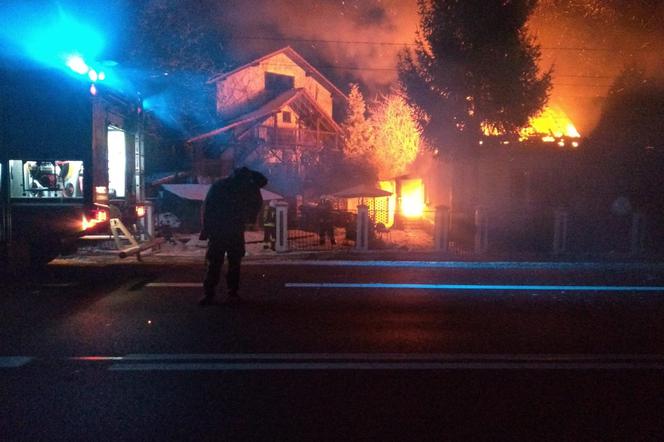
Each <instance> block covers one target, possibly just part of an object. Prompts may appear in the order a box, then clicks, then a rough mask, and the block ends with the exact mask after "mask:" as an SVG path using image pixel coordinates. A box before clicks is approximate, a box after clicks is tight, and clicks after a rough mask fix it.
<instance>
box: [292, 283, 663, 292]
mask: <svg viewBox="0 0 664 442" xmlns="http://www.w3.org/2000/svg"><path fill="white" fill-rule="evenodd" d="M285 287H287V288H336V289H420V290H509V291H516V290H528V291H593V292H662V293H664V286H615V285H528V284H526V285H517V284H417V283H412V284H408V283H406V284H403V283H400V284H398V283H383V282H374V283H355V282H287V283H286V284H285Z"/></svg>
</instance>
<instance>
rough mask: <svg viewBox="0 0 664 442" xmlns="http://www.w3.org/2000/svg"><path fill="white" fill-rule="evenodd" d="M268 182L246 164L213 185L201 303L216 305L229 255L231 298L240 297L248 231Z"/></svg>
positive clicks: (205, 208)
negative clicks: (241, 267)
mask: <svg viewBox="0 0 664 442" xmlns="http://www.w3.org/2000/svg"><path fill="white" fill-rule="evenodd" d="M266 184H267V178H265V176H263V175H262V174H261V173H259V172H256V171H253V170H250V169H247V168H246V167H243V168H241V169H236V170H234V171H233V173H232V174H231V175H230V176H229V177H228V178H224V179H221V180H218V181H216V182H215V183H214V184H212V186H211V187H210V190H209V191H208V193H207V196H206V197H205V202H204V204H203V228H202V230H201V235H200V239H201V240H205V239H207V240H208V250H207V254H206V255H205V261H206V266H207V271H206V274H205V280H204V281H203V289H204V297H203V298H202V299H201V300H200V301H199V304H201V305H208V304H212V303H213V301H214V296H215V292H216V287H217V285H218V284H219V280H220V277H221V268H222V266H223V263H224V256H225V255H227V256H228V269H227V272H226V287H227V289H228V296H229V298H230V299H238V289H239V286H240V264H241V261H242V257H243V256H244V254H245V248H244V230H245V226H246V224H249V223H254V222H255V221H256V217H257V216H258V213H259V212H260V209H261V205H262V203H263V198H262V197H261V193H260V189H261V187H263V186H265V185H266Z"/></svg>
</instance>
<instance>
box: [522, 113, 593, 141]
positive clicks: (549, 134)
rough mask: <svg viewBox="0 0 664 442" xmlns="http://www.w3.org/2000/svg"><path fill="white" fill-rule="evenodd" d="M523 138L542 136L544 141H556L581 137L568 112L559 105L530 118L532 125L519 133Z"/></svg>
mask: <svg viewBox="0 0 664 442" xmlns="http://www.w3.org/2000/svg"><path fill="white" fill-rule="evenodd" d="M519 136H520V138H521V139H522V140H525V139H530V138H533V137H537V136H539V137H542V141H545V142H554V141H556V140H559V139H561V138H580V137H581V134H579V131H578V130H576V127H575V126H574V123H572V120H570V118H569V117H568V116H567V114H566V113H565V112H564V111H563V110H562V109H560V108H558V107H553V106H550V107H547V108H546V109H544V111H543V112H542V113H541V114H540V115H539V116H537V117H535V118H532V119H531V120H530V126H528V127H526V128H524V129H522V130H521V132H520V133H519Z"/></svg>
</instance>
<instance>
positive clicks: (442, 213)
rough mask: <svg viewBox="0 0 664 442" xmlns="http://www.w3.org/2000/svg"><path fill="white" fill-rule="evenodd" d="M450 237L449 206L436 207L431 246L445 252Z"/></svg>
mask: <svg viewBox="0 0 664 442" xmlns="http://www.w3.org/2000/svg"><path fill="white" fill-rule="evenodd" d="M449 238H450V208H449V207H447V206H437V207H436V219H435V224H434V235H433V248H434V250H436V251H438V252H447V251H448V246H449Z"/></svg>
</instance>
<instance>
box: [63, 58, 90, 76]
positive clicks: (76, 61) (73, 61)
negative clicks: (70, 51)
mask: <svg viewBox="0 0 664 442" xmlns="http://www.w3.org/2000/svg"><path fill="white" fill-rule="evenodd" d="M65 64H66V65H67V67H68V68H69V69H71V70H72V71H74V72H76V73H77V74H80V75H85V74H86V73H88V71H89V70H90V67H89V66H88V65H87V63H86V62H85V60H83V57H81V56H80V55H70V56H69V57H67V61H66V62H65Z"/></svg>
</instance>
